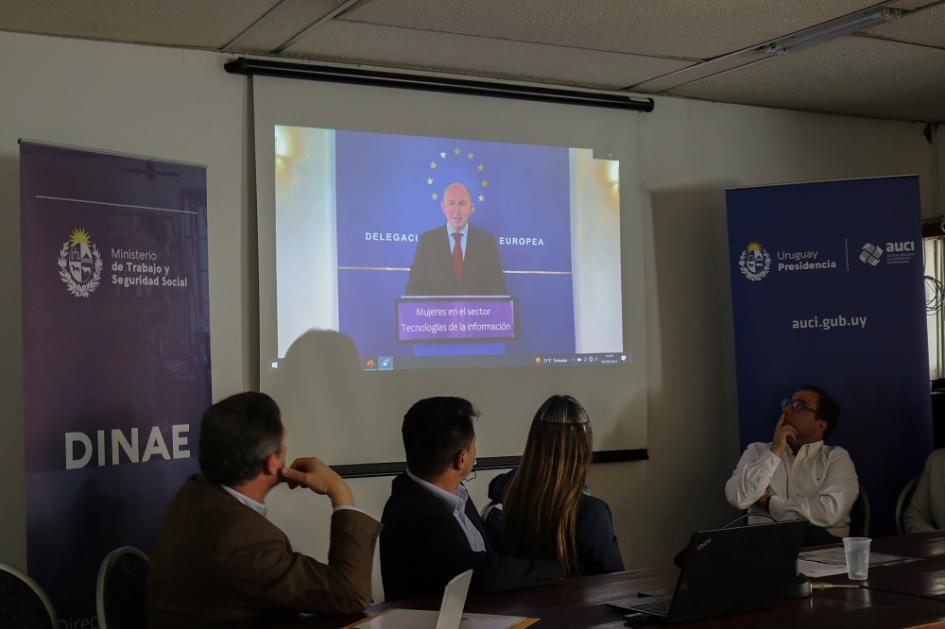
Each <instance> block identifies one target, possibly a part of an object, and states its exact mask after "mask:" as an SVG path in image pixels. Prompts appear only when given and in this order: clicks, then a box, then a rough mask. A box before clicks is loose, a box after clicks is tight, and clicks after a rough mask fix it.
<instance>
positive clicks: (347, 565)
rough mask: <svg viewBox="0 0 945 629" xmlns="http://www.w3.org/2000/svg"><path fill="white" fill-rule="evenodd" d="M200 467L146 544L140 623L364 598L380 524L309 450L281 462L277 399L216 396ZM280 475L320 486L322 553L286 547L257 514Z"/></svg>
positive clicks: (205, 621) (228, 617)
mask: <svg viewBox="0 0 945 629" xmlns="http://www.w3.org/2000/svg"><path fill="white" fill-rule="evenodd" d="M199 450H200V469H201V472H202V474H200V475H197V476H193V477H191V478H190V479H188V480H187V482H186V483H185V484H184V486H183V487H182V488H181V490H180V491H179V492H178V493H177V495H176V496H175V497H174V498H173V499H172V500H171V502H170V504H169V505H168V506H167V509H166V510H165V511H164V515H163V516H162V517H161V522H160V524H159V525H158V532H157V537H156V539H155V541H154V546H153V548H152V550H151V565H150V575H149V579H148V594H147V617H148V619H147V620H148V623H147V624H148V627H153V628H154V629H163V628H165V627H172V628H174V629H191V628H198V627H205V626H208V625H214V624H219V623H229V622H234V621H238V620H242V619H248V618H257V617H262V616H266V615H272V614H286V613H293V612H310V613H316V614H357V613H359V612H360V611H361V610H362V609H364V608H365V607H367V606H368V605H370V602H371V564H372V560H373V557H374V542H375V540H376V539H377V533H378V529H379V527H380V525H379V524H378V522H377V521H376V520H374V519H373V518H371V517H370V516H368V515H366V514H365V513H363V512H362V511H361V510H360V509H358V508H357V507H355V506H354V497H353V496H352V494H351V490H350V489H349V487H348V485H347V483H345V481H344V480H343V479H342V478H341V477H340V476H338V474H337V473H335V472H334V471H333V470H332V469H331V468H330V467H328V466H327V465H325V464H324V463H322V462H321V461H319V460H318V459H316V458H304V459H296V460H295V461H294V462H293V463H292V465H291V466H290V467H285V457H286V447H285V431H284V429H283V427H282V420H281V417H280V412H279V407H278V406H276V403H275V402H274V401H273V400H272V398H270V397H269V396H268V395H266V394H264V393H255V392H247V393H240V394H238V395H234V396H231V397H229V398H227V399H225V400H223V401H221V402H217V403H216V404H214V405H213V406H211V407H210V408H209V409H208V410H207V412H206V413H204V416H203V420H202V423H201V434H200V446H199ZM282 481H287V482H288V483H289V485H290V487H297V486H301V487H307V488H309V489H311V490H312V491H313V492H315V493H316V494H323V495H326V496H328V498H329V499H330V500H331V503H332V507H333V508H334V513H333V514H332V517H331V546H330V548H329V550H328V563H327V564H323V563H321V562H319V561H316V560H315V559H312V558H311V557H307V556H305V555H303V554H301V553H297V552H294V551H293V550H292V546H291V545H290V544H289V540H288V538H286V536H285V534H284V533H283V532H282V531H280V530H279V528H278V527H276V525H274V524H273V523H272V522H270V521H269V520H268V519H267V518H266V505H265V504H264V501H265V499H266V495H267V494H268V493H269V491H270V490H271V489H272V488H273V487H275V486H276V485H277V484H279V483H280V482H282Z"/></svg>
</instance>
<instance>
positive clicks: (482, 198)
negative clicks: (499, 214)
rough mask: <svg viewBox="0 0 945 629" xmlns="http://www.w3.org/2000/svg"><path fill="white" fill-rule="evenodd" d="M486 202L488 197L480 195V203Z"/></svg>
mask: <svg viewBox="0 0 945 629" xmlns="http://www.w3.org/2000/svg"><path fill="white" fill-rule="evenodd" d="M485 200H486V197H484V196H482V195H481V194H480V195H479V202H480V203H482V202H483V201H485Z"/></svg>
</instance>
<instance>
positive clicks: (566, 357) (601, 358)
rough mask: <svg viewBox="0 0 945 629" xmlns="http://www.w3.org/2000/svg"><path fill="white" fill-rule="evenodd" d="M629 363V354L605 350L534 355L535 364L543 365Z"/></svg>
mask: <svg viewBox="0 0 945 629" xmlns="http://www.w3.org/2000/svg"><path fill="white" fill-rule="evenodd" d="M628 363H630V354H628V353H625V352H606V353H600V354H558V355H551V356H535V364H536V365H539V366H544V365H552V366H557V365H585V364H587V365H620V364H628Z"/></svg>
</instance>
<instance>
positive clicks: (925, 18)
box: [864, 4, 945, 48]
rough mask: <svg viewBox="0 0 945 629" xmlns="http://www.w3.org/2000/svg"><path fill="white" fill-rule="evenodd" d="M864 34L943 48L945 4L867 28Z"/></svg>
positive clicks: (944, 43) (944, 38) (944, 42)
mask: <svg viewBox="0 0 945 629" xmlns="http://www.w3.org/2000/svg"><path fill="white" fill-rule="evenodd" d="M864 32H866V33H869V34H871V35H879V36H880V37H888V38H890V39H898V40H899V41H907V42H913V43H916V44H925V45H926V46H938V47H939V48H945V4H940V5H938V6H936V7H932V8H931V9H925V10H922V11H916V12H915V13H913V14H911V15H906V16H904V17H902V18H900V19H898V20H894V21H892V22H888V23H886V24H882V25H880V26H874V27H873V28H868V29H866V30H865V31H864Z"/></svg>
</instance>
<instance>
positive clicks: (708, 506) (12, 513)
mask: <svg viewBox="0 0 945 629" xmlns="http://www.w3.org/2000/svg"><path fill="white" fill-rule="evenodd" d="M0 59H2V60H3V65H0V85H2V86H3V93H2V96H0V207H2V213H0V217H2V218H0V221H2V223H0V260H2V263H0V278H2V279H0V281H2V284H0V290H2V291H3V294H4V295H6V296H8V298H7V299H6V303H7V307H6V308H4V309H2V311H0V338H2V339H3V341H4V351H3V352H2V353H0V364H2V373H3V374H4V377H3V378H2V381H0V391H2V393H3V399H6V400H8V404H7V408H6V412H5V413H4V414H3V415H2V417H0V478H3V479H4V482H3V483H2V484H0V487H2V489H0V504H3V505H4V509H3V511H4V515H3V518H2V520H0V561H5V562H10V563H12V564H14V565H17V566H20V567H25V563H26V562H25V542H24V539H25V525H24V513H25V508H24V495H23V448H22V443H23V426H22V394H21V386H22V381H21V371H20V349H21V348H20V345H21V343H20V320H21V319H20V317H21V315H20V301H19V253H20V252H19V211H18V207H19V204H18V194H19V193H18V163H17V145H16V140H17V138H20V137H23V138H29V139H36V140H45V141H49V142H55V143H62V144H69V145H77V146H87V147H95V148H102V149H109V150H115V151H122V152H128V153H136V154H142V155H152V156H156V157H164V158H169V159H176V160H184V161H189V162H197V163H203V164H207V165H208V166H209V173H208V181H209V229H210V297H211V329H212V333H211V347H212V351H213V357H212V361H213V394H214V398H215V399H219V398H221V397H223V396H225V395H228V394H230V393H233V392H236V391H239V390H241V389H244V388H249V387H253V386H255V385H256V383H257V381H258V379H257V375H256V372H257V365H258V353H257V346H258V335H257V324H256V321H257V315H256V312H257V303H256V290H257V287H256V275H255V272H254V269H255V262H256V257H255V256H256V247H255V217H254V215H253V213H252V210H253V208H252V204H251V200H252V199H254V196H255V192H254V191H253V189H252V185H253V184H252V181H253V175H252V166H253V165H252V163H251V162H250V161H249V157H248V151H247V147H248V142H249V141H251V137H250V133H249V129H248V120H247V111H248V108H247V102H248V100H247V99H248V94H247V89H246V85H245V79H243V78H240V77H235V76H231V75H228V74H226V73H225V72H224V71H223V69H222V65H223V63H224V61H225V57H224V56H222V55H217V54H212V53H204V52H194V51H182V50H172V49H166V48H152V47H143V46H127V45H119V44H108V43H97V42H87V41H77V40H68V39H58V38H46V37H38V36H30V35H18V34H11V33H0ZM628 115H634V116H636V115H639V116H641V117H642V119H641V143H640V155H639V160H638V161H639V163H640V168H641V180H642V182H643V185H644V188H645V193H646V194H645V196H646V199H647V204H648V207H647V211H646V225H645V230H646V231H647V232H648V233H647V234H646V242H647V244H648V250H647V268H646V278H647V279H646V281H647V289H646V300H647V321H648V323H647V330H648V334H647V336H648V355H649V369H650V373H649V378H648V380H649V383H650V391H649V395H648V400H647V401H648V416H649V427H648V434H649V437H648V446H649V451H650V456H651V460H650V461H648V462H642V463H623V464H611V465H600V466H595V467H594V469H592V472H591V479H590V483H591V487H592V489H593V491H594V493H595V494H596V495H598V496H600V497H602V498H604V499H605V500H607V501H608V502H609V503H610V505H611V507H612V508H613V511H614V517H615V521H616V525H617V532H618V535H619V537H620V541H621V547H622V550H623V554H624V560H625V562H626V563H627V565H628V567H642V566H650V565H658V564H665V563H667V562H668V561H669V558H670V557H671V556H672V554H673V553H674V552H675V551H676V550H677V549H678V548H679V547H680V546H682V545H683V544H684V543H685V542H686V541H687V539H688V534H689V532H690V531H691V530H692V529H693V528H697V527H705V526H712V525H718V524H720V523H722V522H724V521H725V520H726V519H727V518H728V517H729V516H730V515H732V514H733V511H732V510H731V509H730V508H729V507H728V506H727V505H726V504H725V502H724V498H723V496H722V485H723V483H724V481H725V479H726V477H727V475H728V473H729V471H730V469H731V467H732V466H733V465H734V462H735V460H736V457H737V455H738V451H737V421H736V404H735V381H734V353H733V348H732V322H731V307H730V295H729V284H728V272H729V271H728V255H727V251H726V243H727V237H726V231H725V216H724V194H723V189H724V188H726V187H730V186H741V185H751V184H760V183H772V182H787V181H801V180H815V179H830V178H841V177H861V176H872V175H892V174H903V173H918V174H919V175H920V176H921V182H922V202H923V213H924V215H926V216H928V215H931V214H932V213H933V211H932V198H933V194H932V190H933V188H935V187H937V188H938V189H939V191H940V192H939V195H938V196H939V197H941V196H943V194H942V190H943V185H942V182H941V179H942V176H941V175H942V172H941V171H942V166H939V172H938V173H934V172H933V158H932V155H933V152H932V150H931V148H930V147H929V145H928V144H927V143H926V141H925V139H924V138H923V137H922V135H921V131H922V126H921V125H916V124H907V123H896V122H882V121H874V120H868V119H861V118H845V117H841V116H828V115H818V114H803V113H794V112H786V111H781V110H775V109H762V108H752V107H743V106H735V105H720V104H713V103H702V102H695V101H685V100H678V99H662V98H661V99H659V100H658V101H657V105H656V110H655V112H653V113H650V114H628ZM938 152H939V156H940V157H939V160H938V162H939V164H943V163H945V155H943V150H942V149H941V148H940V147H939V151H938ZM763 367H764V365H763V363H762V364H760V365H759V368H763ZM290 447H291V444H290ZM295 454H299V453H295ZM314 454H319V455H322V456H324V457H325V458H326V459H328V460H330V451H326V452H320V453H314ZM492 476H494V473H489V474H481V475H480V477H479V479H477V480H475V481H473V482H472V483H471V489H472V493H473V497H474V499H475V500H476V502H477V503H479V504H480V505H481V504H483V503H484V495H485V490H486V484H487V481H488V479H489V478H491V477H492ZM389 483H390V479H389V478H381V479H363V480H356V481H353V482H352V486H353V488H354V491H355V494H356V495H357V496H358V498H359V501H360V504H361V505H362V506H363V507H365V508H366V509H367V510H368V511H369V512H370V513H372V514H374V515H376V516H379V515H380V512H381V510H382V507H383V503H384V500H385V499H386V497H387V495H388V491H389ZM271 506H272V507H273V512H274V513H276V514H277V520H278V523H279V524H280V525H283V526H284V527H285V528H286V530H287V531H288V533H289V536H290V538H292V539H293V541H294V542H295V544H296V546H297V547H298V548H299V549H301V550H303V551H307V552H312V553H314V554H316V556H322V557H324V553H325V548H326V545H327V527H326V524H327V517H328V516H327V514H328V506H327V504H326V503H325V500H324V499H319V498H317V497H315V496H311V495H303V496H301V497H299V496H290V495H289V493H288V491H287V490H279V491H278V492H277V493H276V494H274V495H273V496H272V498H271ZM375 583H376V584H379V581H377V580H376V581H375ZM376 594H377V595H380V589H377V590H376Z"/></svg>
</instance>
